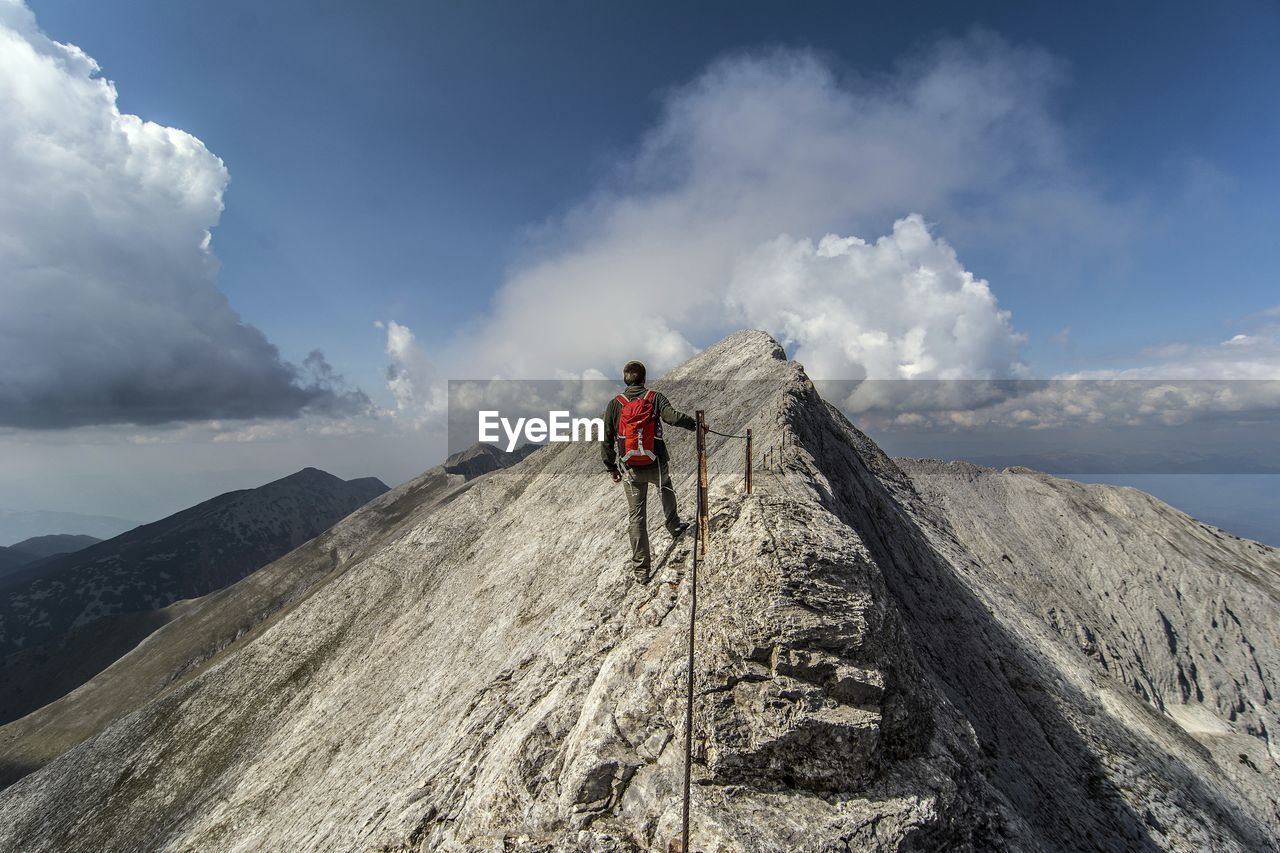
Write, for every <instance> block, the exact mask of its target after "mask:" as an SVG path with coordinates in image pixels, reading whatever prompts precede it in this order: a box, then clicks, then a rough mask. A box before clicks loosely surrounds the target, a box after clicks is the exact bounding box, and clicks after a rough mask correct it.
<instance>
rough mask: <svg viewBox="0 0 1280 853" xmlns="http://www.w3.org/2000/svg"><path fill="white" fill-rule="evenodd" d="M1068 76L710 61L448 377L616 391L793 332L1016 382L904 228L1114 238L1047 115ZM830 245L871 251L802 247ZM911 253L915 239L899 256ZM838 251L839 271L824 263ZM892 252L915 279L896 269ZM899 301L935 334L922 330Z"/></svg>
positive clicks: (976, 49)
mask: <svg viewBox="0 0 1280 853" xmlns="http://www.w3.org/2000/svg"><path fill="white" fill-rule="evenodd" d="M1061 77H1062V74H1061V69H1060V68H1059V67H1058V66H1057V64H1056V63H1055V62H1054V61H1053V60H1052V59H1051V58H1049V57H1048V56H1047V55H1046V54H1044V53H1042V52H1040V51H1036V50H1029V49H1022V48H1018V47H1013V46H1010V45H1009V44H1007V43H1005V42H1003V41H1001V40H1000V39H998V38H996V37H993V36H986V35H976V36H972V37H970V38H966V39H962V40H957V41H945V42H941V43H938V44H936V45H933V46H932V47H931V48H930V49H929V50H928V51H925V52H922V53H921V54H920V55H918V56H916V57H914V58H913V59H912V60H911V61H909V62H907V63H905V64H903V65H902V66H901V67H900V68H899V69H898V70H897V71H896V72H895V73H894V74H891V75H888V76H884V77H878V78H866V79H864V78H853V77H844V76H841V75H839V74H837V73H836V72H835V71H833V70H832V69H831V68H830V67H828V66H827V65H826V64H824V63H823V62H822V61H821V60H819V59H817V58H815V57H814V56H813V55H811V54H808V53H804V52H794V51H778V52H773V53H768V54H763V55H752V56H741V57H736V58H732V59H727V60H724V61H721V62H717V63H715V64H714V65H713V66H711V68H710V69H709V70H707V71H706V73H704V74H702V75H701V76H700V77H699V78H697V79H696V80H695V81H693V82H692V83H691V84H689V85H688V86H685V87H684V88H682V89H679V90H677V91H675V92H673V93H671V95H670V96H669V97H668V99H667V101H666V104H665V109H664V112H663V116H662V118H661V120H660V121H659V123H658V124H657V126H656V127H655V128H654V129H653V130H652V131H651V132H650V133H649V134H647V136H646V137H645V138H644V140H643V142H642V143H641V145H640V146H639V148H638V151H637V153H636V154H635V156H634V157H632V158H630V159H629V160H628V161H627V162H625V163H622V164H621V165H620V166H619V167H618V169H617V171H616V174H615V175H614V176H613V177H612V178H611V179H610V180H608V181H606V182H605V183H604V185H602V186H601V187H600V188H599V189H598V190H597V191H596V192H595V193H594V194H593V195H592V196H591V197H590V198H589V199H587V200H585V201H584V202H583V203H582V204H580V205H578V206H577V207H576V208H575V209H573V210H572V211H571V212H570V213H569V214H568V215H567V216H565V217H563V218H562V219H561V220H559V221H557V222H555V223H552V224H551V225H549V226H548V227H547V228H545V229H543V231H542V233H541V240H540V242H539V244H538V247H537V248H536V249H535V250H534V251H533V253H532V255H531V256H530V257H529V258H528V259H526V261H525V262H523V263H521V264H519V265H517V266H516V267H515V268H514V269H513V271H512V273H511V275H510V276H509V278H508V280H507V281H506V282H505V284H504V285H503V287H502V288H501V289H500V291H499V293H498V294H497V296H496V297H495V299H494V301H493V307H492V311H491V312H490V314H489V316H487V317H486V318H484V320H483V321H482V322H481V323H479V324H478V325H477V326H476V327H474V328H470V329H468V330H467V332H466V335H465V337H464V338H462V339H460V340H459V341H457V342H455V344H454V345H453V346H452V347H442V350H441V358H440V360H441V363H442V366H444V367H445V368H446V369H447V370H449V371H450V372H455V369H456V368H458V367H461V366H465V368H466V369H468V370H475V369H479V372H480V373H481V374H482V375H488V374H500V375H504V376H520V377H530V376H550V375H555V374H556V371H567V372H570V373H579V372H580V371H582V370H585V369H588V368H594V369H596V370H599V371H602V372H604V373H606V374H607V375H610V376H613V375H616V374H617V372H618V370H619V365H621V364H622V363H623V361H625V360H626V359H628V358H633V357H639V358H641V359H644V360H646V361H648V362H649V363H650V367H651V369H654V370H657V371H661V370H663V369H666V368H668V367H670V366H671V365H673V364H674V363H676V362H678V361H679V360H681V359H683V358H685V357H687V356H688V355H690V354H691V353H692V352H694V351H695V349H696V348H697V347H698V346H699V345H701V344H704V343H706V342H709V341H710V340H712V339H714V338H716V337H718V336H719V335H721V334H723V333H725V332H728V331H732V330H733V329H735V328H737V327H738V326H740V325H741V324H742V323H744V322H750V323H752V324H756V325H763V326H764V327H765V328H766V329H767V330H769V331H771V332H774V333H775V334H779V335H781V336H784V337H789V338H790V339H791V340H792V342H793V343H794V345H795V346H796V348H797V351H798V352H803V353H804V354H805V355H802V356H801V357H802V360H804V359H806V358H807V360H808V361H809V362H811V364H810V366H811V367H813V368H815V370H828V369H830V370H835V371H840V372H842V373H844V374H845V375H849V374H850V373H852V374H855V375H857V374H860V373H862V372H865V373H868V374H871V375H876V374H879V373H881V372H888V373H889V374H890V375H894V376H899V375H905V374H906V373H908V372H912V371H914V372H915V375H941V374H942V373H943V372H945V373H946V375H967V376H987V375H993V374H1003V375H1016V374H1017V373H1018V372H1019V371H1020V369H1021V368H1020V366H1019V363H1020V359H1019V356H1018V352H1017V349H1018V347H1017V341H1018V338H1017V336H1016V334H1015V333H1014V331H1013V329H1012V327H1011V321H1010V318H1009V317H1008V315H1007V314H1005V313H1003V312H1002V311H1000V309H999V308H998V307H997V306H996V303H995V298H994V296H992V294H991V288H990V287H988V286H987V285H986V284H985V283H983V282H981V281H980V280H979V279H977V278H976V277H973V276H970V275H969V273H968V272H966V271H965V270H964V268H963V266H962V265H961V263H960V262H959V261H958V260H957V259H956V258H955V255H954V253H953V252H951V250H950V249H949V248H948V247H947V245H946V244H945V243H943V242H941V241H940V240H937V239H935V238H931V237H930V235H929V234H928V232H927V231H926V230H925V229H924V228H923V227H922V226H920V225H919V223H920V219H918V218H907V219H905V220H903V219H902V218H903V217H905V216H907V214H909V213H910V212H912V211H915V212H917V213H919V214H922V215H923V216H924V217H927V218H928V219H929V221H931V222H937V223H939V225H938V226H937V230H938V233H940V234H947V233H961V232H963V233H966V234H974V233H981V234H985V235H996V236H998V237H999V239H1001V240H1006V241H1009V242H1017V241H1018V240H1019V239H1020V238H1021V237H1022V236H1024V235H1027V234H1031V233H1037V234H1043V233H1048V232H1052V233H1054V234H1056V235H1058V236H1059V237H1060V238H1061V239H1062V240H1064V241H1067V242H1075V243H1077V244H1087V245H1093V244H1095V243H1096V242H1097V241H1098V240H1113V239H1118V238H1120V237H1122V236H1123V234H1124V233H1125V230H1126V226H1125V224H1124V222H1125V216H1124V215H1122V212H1121V211H1119V210H1118V209H1116V208H1115V207H1114V206H1113V205H1111V204H1109V203H1108V202H1107V201H1105V200H1104V199H1103V197H1102V195H1101V194H1100V193H1099V192H1097V191H1096V190H1095V189H1094V188H1093V187H1092V186H1091V185H1090V182H1089V181H1088V180H1087V178H1085V177H1084V176H1083V175H1082V174H1081V173H1080V170H1078V169H1076V168H1075V167H1074V166H1073V164H1072V163H1071V162H1070V158H1069V157H1068V155H1067V153H1066V149H1067V146H1066V145H1065V143H1064V139H1065V138H1066V133H1065V131H1064V129H1063V128H1062V127H1061V125H1060V124H1059V122H1058V121H1057V120H1056V119H1055V117H1054V116H1053V114H1052V111H1051V109H1050V100H1051V95H1052V92H1053V90H1054V88H1055V87H1056V86H1057V85H1058V83H1059V81H1060V80H1061ZM895 221H899V224H898V225H897V226H895V230H894V233H893V234H892V235H891V236H889V237H887V238H884V239H883V240H877V241H875V242H874V243H872V242H870V241H871V239H873V238H875V236H876V235H879V234H882V233H884V231H885V230H886V229H888V228H889V226H890V224H891V223H893V222H895ZM903 223H905V224H903ZM833 232H834V233H837V234H846V235H859V236H860V237H863V238H867V239H868V244H867V245H864V244H863V243H862V241H861V240H859V239H855V238H852V237H851V238H848V239H845V240H843V241H842V240H840V239H839V238H827V240H826V241H825V243H822V242H820V243H819V244H818V245H817V246H815V245H812V244H811V243H809V242H808V241H810V240H820V239H821V238H822V235H829V234H832V233H833ZM908 232H910V233H909V234H908ZM908 237H910V238H911V239H914V240H918V241H920V242H919V243H918V244H913V245H912V246H910V247H905V245H904V244H903V241H904V240H906V239H908ZM821 246H826V247H828V248H827V249H821V248H820V247H821ZM831 247H840V248H839V249H838V250H835V251H836V254H837V255H838V256H837V257H826V256H824V255H823V254H821V253H822V252H823V251H827V250H830V249H831ZM895 251H904V254H911V253H915V254H916V255H918V261H919V263H920V264H922V266H921V267H920V268H919V269H915V268H909V262H908V261H907V260H901V259H900V260H898V261H896V263H897V266H896V267H895V266H894V262H890V257H891V256H892V255H893V254H894V252H895ZM805 255H808V256H810V257H807V258H806V257H804V256H805ZM839 255H844V257H839ZM877 260H879V261H882V262H883V263H882V265H880V266H876V265H875V264H874V263H872V262H873V261H877ZM753 263H761V264H763V265H764V266H765V267H767V268H768V269H770V270H771V274H772V275H773V278H772V279H770V278H769V277H768V275H767V274H765V273H764V272H762V271H759V270H757V271H755V272H753V271H751V270H749V269H747V267H748V266H749V265H750V264H753ZM786 275H802V276H803V277H804V280H803V281H799V282H795V281H790V280H784V279H783V278H782V277H783V276H786ZM931 276H932V278H933V281H931V282H929V283H928V284H926V285H924V286H922V285H921V283H922V282H926V281H928V280H929V279H930V277H931ZM966 277H967V278H966ZM966 280H967V282H968V283H965V282H966ZM788 287H791V288H793V289H795V290H798V291H800V292H802V293H803V294H804V295H805V297H806V298H805V300H803V301H798V302H796V304H794V305H793V306H792V307H791V310H789V311H788V310H786V309H785V308H784V307H782V306H780V305H778V304H776V303H777V300H772V301H771V302H770V301H769V300H767V299H765V298H764V295H765V294H767V293H769V292H770V291H771V289H772V288H783V289H785V288H788ZM748 291H749V292H750V298H749V299H748V298H746V297H747V295H748ZM904 303H905V304H906V305H911V306H913V307H915V308H917V309H920V310H922V311H923V312H924V314H925V319H923V320H922V322H921V323H920V324H916V323H912V322H909V321H908V320H907V319H906V317H905V311H906V309H904V307H903V305H904ZM832 307H834V308H835V309H836V310H837V312H838V316H837V317H829V316H828V315H827V314H826V312H827V310H828V309H830V308H832ZM947 311H953V312H956V313H955V314H954V316H953V317H952V318H951V319H952V320H953V321H959V325H957V326H956V327H955V328H953V329H951V330H947V329H946V328H945V324H946V312H947ZM837 319H838V320H839V321H840V322H842V323H844V324H845V325H847V326H851V327H852V328H853V329H855V330H856V335H857V337H856V338H855V339H854V340H853V341H852V342H850V341H849V340H846V339H842V334H843V330H842V329H841V328H839V327H838V323H837V322H836V320H837ZM458 372H460V371H458Z"/></svg>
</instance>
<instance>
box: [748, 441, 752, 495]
mask: <svg viewBox="0 0 1280 853" xmlns="http://www.w3.org/2000/svg"><path fill="white" fill-rule="evenodd" d="M747 494H751V430H750V429H748V430H747Z"/></svg>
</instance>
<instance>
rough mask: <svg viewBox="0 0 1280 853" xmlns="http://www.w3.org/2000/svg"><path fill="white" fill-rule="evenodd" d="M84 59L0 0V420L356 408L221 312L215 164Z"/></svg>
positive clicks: (151, 420) (152, 418)
mask: <svg viewBox="0 0 1280 853" xmlns="http://www.w3.org/2000/svg"><path fill="white" fill-rule="evenodd" d="M98 71H99V68H98V65H97V63H96V62H94V60H93V59H92V58H90V57H89V56H88V55H86V54H85V52H84V51H82V50H81V49H80V48H78V47H75V46H74V45H67V44H61V43H59V42H56V41H53V40H51V39H49V38H48V37H47V36H45V35H44V34H43V33H41V32H40V30H39V29H38V28H37V26H36V22H35V18H34V16H33V15H32V13H31V12H30V10H28V9H27V8H26V6H25V5H23V4H22V3H20V2H16V0H0V115H2V116H3V119H2V120H0V425H10V426H18V427H32V428H43V427H70V426H77V425H84V424H105V423H142V424H155V423H164V422H170V421H186V420H203V419H208V418H216V417H222V418H251V417H257V416H294V415H297V414H298V413H299V412H302V411H305V410H311V411H319V412H344V413H345V412H351V411H356V410H362V409H365V408H367V406H368V399H367V398H365V397H364V395H363V394H360V393H359V392H347V391H345V390H342V389H341V387H340V386H341V381H340V379H341V378H340V377H338V376H337V375H336V374H334V372H333V371H332V369H330V368H329V367H328V365H326V364H325V363H324V360H323V357H322V356H319V355H318V354H315V355H313V357H312V358H310V359H308V363H307V364H306V365H305V366H304V368H303V369H299V368H296V367H294V366H292V365H290V364H288V363H286V362H284V361H282V360H281V358H280V355H279V353H278V351H277V350H276V348H275V347H274V346H273V345H272V344H271V343H270V342H269V341H268V340H267V339H266V338H265V337H264V336H263V334H262V333H261V332H260V331H258V330H257V329H256V328H254V327H252V326H250V325H247V324H245V323H244V322H242V321H241V319H240V317H239V316H238V315H237V314H236V312H235V311H234V310H232V308H231V306H230V305H229V304H228V303H227V300H226V298H225V297H224V296H223V294H222V293H221V291H219V290H218V288H217V285H216V282H215V274H216V270H217V261H216V258H215V257H214V255H213V253H212V251H211V249H210V245H211V237H210V229H211V228H212V227H213V226H214V225H216V224H217V222H218V218H219V216H220V214H221V212H222V195H223V192H224V191H225V189H226V186H227V181H228V174H227V169H226V167H225V166H224V164H223V163H222V161H221V160H219V159H218V158H217V157H216V156H214V155H213V154H212V153H211V152H210V151H209V150H208V149H207V148H206V147H205V145H204V143H202V142H201V141H200V140H199V139H197V138H196V137H194V136H192V135H191V134H189V133H186V132H184V131H182V130H178V129H175V128H171V127H164V126H162V125H159V124H155V123H154V122H149V121H143V120H142V119H141V118H139V117H138V116H134V115H129V114H127V113H121V112H120V110H119V109H118V107H117V103H116V90H115V87H114V86H113V85H112V84H111V82H110V81H108V80H105V79H103V78H102V77H100V76H98ZM308 379H312V380H314V381H312V382H310V383H309V384H306V383H307V380H308Z"/></svg>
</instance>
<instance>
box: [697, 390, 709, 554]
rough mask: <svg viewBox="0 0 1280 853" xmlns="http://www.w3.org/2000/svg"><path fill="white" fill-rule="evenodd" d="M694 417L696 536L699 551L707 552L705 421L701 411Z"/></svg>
mask: <svg viewBox="0 0 1280 853" xmlns="http://www.w3.org/2000/svg"><path fill="white" fill-rule="evenodd" d="M695 417H696V418H697V421H698V536H699V538H700V539H701V540H702V541H701V542H699V546H700V547H699V550H700V551H701V552H702V553H704V554H705V553H706V551H707V421H706V417H705V416H704V415H703V413H702V410H701V409H698V410H697V413H696V414H695Z"/></svg>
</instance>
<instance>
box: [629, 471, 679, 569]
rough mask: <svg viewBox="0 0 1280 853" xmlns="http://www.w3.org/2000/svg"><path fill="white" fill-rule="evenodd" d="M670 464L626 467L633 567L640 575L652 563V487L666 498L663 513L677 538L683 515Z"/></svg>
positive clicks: (669, 528)
mask: <svg viewBox="0 0 1280 853" xmlns="http://www.w3.org/2000/svg"><path fill="white" fill-rule="evenodd" d="M668 464H669V463H667V462H658V463H656V464H653V465H646V466H644V467H643V468H628V467H627V466H626V465H622V466H619V467H620V468H622V488H623V491H625V492H626V493H627V509H628V511H629V513H630V515H629V518H628V524H627V532H628V533H629V534H630V536H631V566H632V568H633V569H634V570H636V571H637V572H641V571H647V570H648V568H649V565H650V562H651V560H652V556H651V554H650V551H649V524H648V510H649V486H651V485H652V486H654V487H656V488H657V490H658V494H659V496H660V497H661V498H662V514H663V516H664V521H665V523H666V526H667V532H668V533H671V534H672V535H675V528H676V525H678V524H679V523H680V515H679V513H678V512H676V490H675V489H674V488H672V486H671V476H670V474H669V473H668V471H667V466H668Z"/></svg>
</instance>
